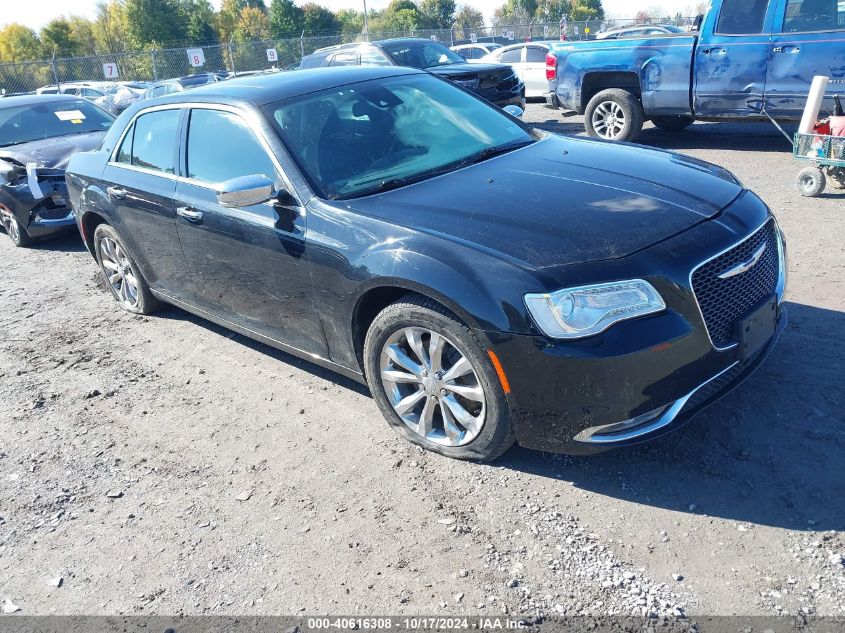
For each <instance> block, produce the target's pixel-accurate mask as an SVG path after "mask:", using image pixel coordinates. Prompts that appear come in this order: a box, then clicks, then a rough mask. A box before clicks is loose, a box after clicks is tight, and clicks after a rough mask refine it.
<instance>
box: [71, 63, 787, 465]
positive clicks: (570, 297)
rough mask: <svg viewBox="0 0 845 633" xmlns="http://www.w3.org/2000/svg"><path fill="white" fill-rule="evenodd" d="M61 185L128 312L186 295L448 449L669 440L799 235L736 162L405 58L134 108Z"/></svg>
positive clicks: (722, 374)
mask: <svg viewBox="0 0 845 633" xmlns="http://www.w3.org/2000/svg"><path fill="white" fill-rule="evenodd" d="M67 180H68V188H69V192H70V197H71V201H72V203H73V208H74V214H75V217H76V221H77V224H78V226H79V229H80V231H81V233H82V236H83V239H84V241H85V243H86V244H87V245H88V248H89V249H90V251H91V253H92V254H93V255H94V256H95V257H96V260H97V262H98V264H99V266H100V268H101V269H102V273H103V275H104V278H105V281H106V283H107V285H108V287H109V288H110V289H111V293H112V294H113V295H114V298H115V299H116V300H117V302H118V303H119V305H120V306H121V307H123V308H124V309H126V310H128V311H130V312H134V313H142V314H148V313H150V312H153V311H154V310H155V309H156V308H157V307H158V306H159V305H160V303H161V302H164V303H168V304H172V305H175V306H179V307H181V308H184V309H185V310H187V311H189V312H193V313H195V314H197V315H200V316H202V317H204V318H206V319H208V320H210V321H214V322H216V323H218V324H222V325H224V326H226V327H228V328H231V329H232V330H235V331H237V332H240V333H242V334H244V335H246V336H249V337H252V338H254V339H257V340H259V341H263V342H265V343H267V344H269V345H271V346H274V347H277V348H279V349H282V350H286V351H288V352H290V353H292V354H295V355H297V356H301V357H303V358H306V359H309V360H311V361H313V362H315V363H318V364H320V365H323V366H327V367H330V368H332V369H334V370H336V371H337V372H340V373H342V374H345V375H347V376H351V377H354V378H356V379H358V380H360V381H362V382H366V383H367V384H368V385H369V388H370V390H371V392H372V394H373V397H374V398H375V400H376V402H377V403H378V406H379V408H380V409H381V411H382V413H383V414H384V417H385V418H386V419H387V421H388V423H389V424H390V425H392V426H393V427H394V428H395V429H396V430H397V431H398V432H399V433H400V434H402V435H403V436H404V437H406V438H407V439H408V440H410V441H412V442H414V443H416V444H419V445H421V446H423V447H425V448H427V449H429V450H432V451H435V452H438V453H441V454H444V455H448V456H450V457H457V458H463V459H475V460H489V459H493V458H495V457H497V456H499V455H501V454H502V453H503V452H504V451H506V450H507V448H508V447H509V446H511V445H512V444H513V443H514V442H519V443H520V444H521V445H523V446H527V447H532V448H539V449H544V450H550V451H560V452H569V453H589V452H594V451H598V450H603V449H607V448H609V447H617V446H626V445H630V444H634V443H637V442H641V441H644V440H647V439H651V438H654V437H656V436H659V435H661V434H663V433H665V432H667V431H669V430H670V429H673V428H675V427H677V426H679V425H680V424H682V423H683V422H685V421H687V420H689V419H690V418H691V417H692V416H693V415H694V414H696V413H697V412H698V411H700V410H701V409H702V408H704V407H705V406H707V405H709V404H711V403H713V402H714V401H715V400H716V399H718V398H719V397H720V396H721V395H723V394H724V393H725V392H726V391H728V390H729V389H731V388H732V387H734V386H735V385H737V384H738V383H739V382H740V381H742V380H743V379H744V378H745V377H746V376H748V375H749V373H751V372H752V371H753V370H754V369H755V368H756V367H758V366H759V365H760V363H761V362H762V361H763V359H764V358H765V357H766V355H767V354H768V352H769V351H770V350H771V348H772V346H773V345H774V343H775V340H776V339H777V336H778V334H779V332H780V331H781V329H782V328H783V327H784V323H785V320H786V314H785V311H784V309H783V307H782V300H783V295H784V282H785V279H784V270H785V264H784V262H785V247H784V241H783V237H782V235H781V232H780V230H779V228H778V225H777V223H776V222H775V219H774V217H773V216H772V214H771V212H770V211H769V209H768V208H767V207H766V205H765V204H763V202H762V201H761V200H760V199H759V198H758V197H757V196H756V195H754V194H753V193H752V192H750V191H748V190H746V189H744V188H743V186H742V185H741V184H740V183H739V182H738V181H737V180H736V179H735V178H734V177H733V176H732V175H731V174H730V173H728V172H726V171H725V170H723V169H721V168H719V167H716V166H714V165H710V164H708V163H704V162H701V161H698V160H694V159H691V158H686V157H683V156H679V155H676V154H671V153H667V152H661V151H655V150H651V149H645V148H641V147H635V146H617V145H613V144H609V143H605V142H601V141H594V140H588V139H580V138H566V137H561V136H556V135H553V134H547V133H545V132H542V131H539V130H536V129H533V128H531V127H529V126H527V125H525V124H523V123H522V122H521V121H519V120H518V119H516V118H513V117H512V116H510V115H509V114H507V113H505V112H503V111H501V110H499V109H498V108H495V107H492V106H490V105H488V104H487V103H486V102H484V101H482V100H481V99H480V98H478V97H476V96H474V95H473V94H471V93H469V92H467V91H465V90H463V89H461V88H460V87H457V86H455V85H454V84H452V83H449V82H448V81H446V80H444V79H442V78H439V77H436V76H433V75H431V74H429V73H425V72H420V71H416V70H413V69H407V68H384V67H381V68H333V69H318V70H309V71H297V72H293V73H287V74H283V75H275V76H266V77H250V78H245V79H236V80H233V81H229V82H225V83H220V84H212V85H210V86H208V87H203V88H198V89H196V90H193V91H191V92H188V93H184V94H178V95H171V96H169V97H165V98H163V99H158V100H156V101H154V102H142V103H138V104H136V105H134V106H132V107H131V108H130V109H129V110H127V111H126V112H125V113H124V114H123V115H121V117H120V119H118V121H117V122H116V124H115V126H114V127H113V128H112V130H111V131H110V132H109V134H108V135H107V136H106V138H105V140H104V142H103V145H102V147H101V149H99V150H98V151H96V152H89V153H83V154H77V155H76V156H74V157H73V158H72V159H71V164H70V166H69V169H68V174H67ZM233 422H235V421H234V420H233Z"/></svg>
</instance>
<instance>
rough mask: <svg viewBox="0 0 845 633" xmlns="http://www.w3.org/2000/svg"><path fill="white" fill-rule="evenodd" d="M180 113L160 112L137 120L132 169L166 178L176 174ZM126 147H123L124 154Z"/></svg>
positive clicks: (175, 110) (133, 139) (175, 111)
mask: <svg viewBox="0 0 845 633" xmlns="http://www.w3.org/2000/svg"><path fill="white" fill-rule="evenodd" d="M181 116H182V111H181V110H179V109H171V110H158V111H156V112H150V113H148V114H143V115H141V116H139V117H138V118H137V119H136V120H135V128H134V133H133V135H132V154H131V155H132V161H131V162H132V166H133V167H143V168H144V169H150V170H153V171H160V172H164V173H166V174H175V173H176V156H175V155H176V148H177V147H178V145H179V119H180V118H181ZM122 150H123V147H121V151H122Z"/></svg>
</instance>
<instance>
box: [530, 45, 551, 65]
mask: <svg viewBox="0 0 845 633" xmlns="http://www.w3.org/2000/svg"><path fill="white" fill-rule="evenodd" d="M546 52H547V51H546V49H545V48H540V47H539V46H529V47H528V49H527V50H526V53H525V61H526V62H528V63H529V64H545V63H546Z"/></svg>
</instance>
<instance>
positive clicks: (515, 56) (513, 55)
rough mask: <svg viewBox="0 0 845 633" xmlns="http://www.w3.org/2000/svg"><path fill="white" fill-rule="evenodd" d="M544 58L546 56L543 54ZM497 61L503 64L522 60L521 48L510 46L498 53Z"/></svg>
mask: <svg viewBox="0 0 845 633" xmlns="http://www.w3.org/2000/svg"><path fill="white" fill-rule="evenodd" d="M543 59H544V60H545V59H546V57H545V56H543ZM499 61H500V62H502V63H503V64H515V63H517V62H521V61H522V48H512V49H510V50H509V51H504V52H502V53H499Z"/></svg>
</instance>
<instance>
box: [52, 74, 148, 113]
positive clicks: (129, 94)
mask: <svg viewBox="0 0 845 633" xmlns="http://www.w3.org/2000/svg"><path fill="white" fill-rule="evenodd" d="M137 86H140V84H137V83H133V82H114V81H74V82H70V81H69V82H67V83H62V84H61V85H60V86H59V87H57V86H56V85H52V86H44V87H43V88H39V89H38V90H36V94H40V95H44V94H64V95H75V96H77V97H82V98H83V99H86V100H88V101H91V102H92V103H94V105H97V106H99V107H101V108H102V109H103V110H106V111H107V112H110V113H111V114H113V115H115V116H117V115H118V114H120V113H121V112H123V111H124V110H125V109H126V108H128V107H129V106H130V105H132V103H134V102H135V101H136V100H137V99H138V98H139V97H140V96H141V94H142V92H143V88H139V87H137Z"/></svg>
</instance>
